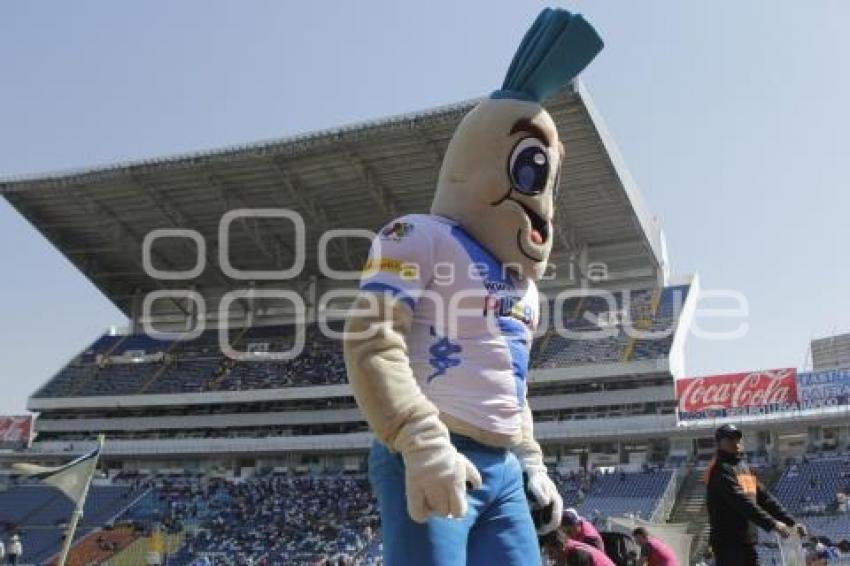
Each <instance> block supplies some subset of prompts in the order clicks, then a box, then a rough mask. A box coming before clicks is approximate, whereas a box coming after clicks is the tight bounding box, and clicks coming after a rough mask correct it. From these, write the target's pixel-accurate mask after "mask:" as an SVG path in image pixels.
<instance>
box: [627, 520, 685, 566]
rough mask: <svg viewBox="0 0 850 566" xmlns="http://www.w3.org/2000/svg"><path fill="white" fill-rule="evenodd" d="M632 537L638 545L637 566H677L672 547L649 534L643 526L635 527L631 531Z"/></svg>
mask: <svg viewBox="0 0 850 566" xmlns="http://www.w3.org/2000/svg"><path fill="white" fill-rule="evenodd" d="M632 537H634V539H635V542H636V543H637V545H638V546H639V547H640V557H639V558H638V565H639V566H679V561H678V560H677V559H676V553H675V552H673V549H671V548H670V547H669V546H667V545H666V544H664V542H663V541H661V540H660V539H658V538H656V537H653V536H650V535H649V532H648V531H647V530H646V529H645V528H643V527H638V528H636V529H635V530H634V531H632Z"/></svg>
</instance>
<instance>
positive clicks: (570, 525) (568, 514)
mask: <svg viewBox="0 0 850 566" xmlns="http://www.w3.org/2000/svg"><path fill="white" fill-rule="evenodd" d="M561 527H562V528H563V529H564V534H566V535H567V537H568V538H571V539H572V540H577V541H578V542H583V543H585V544H588V545H590V546H594V547H596V548H598V549H599V550H601V551H603V552H604V551H605V543H603V542H602V537H601V536H599V531H597V530H596V528H595V527H594V526H593V525H592V524H591V523H590V521H588V520H587V519H585V518H583V517H582V516H580V515H579V514H578V511H576V510H575V509H573V508H572V507H570V508H568V509H566V510H564V514H563V515H562V517H561Z"/></svg>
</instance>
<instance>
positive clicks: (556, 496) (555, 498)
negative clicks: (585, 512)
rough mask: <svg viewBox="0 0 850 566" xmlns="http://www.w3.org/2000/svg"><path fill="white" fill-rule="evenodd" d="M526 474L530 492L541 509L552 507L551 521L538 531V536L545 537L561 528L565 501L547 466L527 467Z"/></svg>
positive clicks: (541, 526)
mask: <svg viewBox="0 0 850 566" xmlns="http://www.w3.org/2000/svg"><path fill="white" fill-rule="evenodd" d="M525 473H526V474H527V475H528V491H529V493H531V496H532V497H534V500H535V501H536V502H537V504H538V505H540V506H541V507H546V506H548V505H550V504H551V505H552V517H551V519H549V522H548V523H546V524H545V525H540V528H538V529H537V533H538V534H541V535H545V534H546V533H549V532H552V531H554V530H555V529H557V528H558V527H559V526H560V524H561V515H562V514H563V512H564V500H563V499H562V498H561V494H560V493H558V488H557V487H556V486H555V482H553V481H552V479H551V478H550V477H549V474H548V472H547V471H546V466H543V465H540V466H536V465H528V466H525Z"/></svg>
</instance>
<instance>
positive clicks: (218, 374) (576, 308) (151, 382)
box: [36, 286, 688, 397]
mask: <svg viewBox="0 0 850 566" xmlns="http://www.w3.org/2000/svg"><path fill="white" fill-rule="evenodd" d="M687 292H688V287H687V286H679V287H669V288H665V289H663V290H661V291H656V290H651V289H641V290H634V291H628V292H627V291H623V292H617V293H614V294H613V295H612V297H613V298H612V300H613V303H614V306H615V308H616V310H614V311H612V310H610V309H611V308H612V305H611V304H609V301H608V300H606V299H604V298H602V297H598V296H589V297H576V298H571V299H568V300H567V301H564V302H560V303H559V302H558V301H548V302H546V303H545V305H548V307H547V306H544V308H547V309H548V310H547V315H546V316H545V317H544V319H545V320H548V321H554V320H555V319H558V320H559V323H560V324H555V323H554V322H550V323H549V325H548V326H549V330H548V331H547V332H546V333H544V335H543V336H541V337H539V338H538V339H537V340H536V342H535V345H534V350H533V355H532V367H535V368H553V367H562V366H564V365H575V364H584V363H600V362H618V361H622V360H623V359H624V357H626V356H627V355H628V357H629V359H631V360H639V359H650V358H652V359H654V358H660V357H666V356H667V354H668V353H669V349H670V345H671V343H672V333H670V332H668V333H667V334H664V331H667V330H670V329H673V328H675V325H676V322H677V320H678V316H679V314H680V311H681V307H682V304H683V303H684V299H685V297H686V296H687ZM656 297H657V300H656ZM556 304H558V308H559V309H560V310H559V311H558V312H557V313H555V312H554V310H553V309H554V306H555V305H556ZM625 324H628V325H630V326H633V327H634V328H636V329H639V330H644V331H652V332H660V333H661V334H662V335H660V337H658V338H642V339H638V340H634V341H633V340H632V339H631V338H630V337H629V336H628V335H627V334H626V332H625V330H624V325H625ZM337 326H339V324H337ZM559 328H566V329H569V330H571V331H574V332H586V333H587V334H585V336H587V337H590V336H592V335H593V334H594V333H596V337H594V338H593V339H578V338H574V337H565V336H562V335H561V334H559V332H558V329H559ZM337 330H338V328H337ZM600 330H613V331H614V332H613V333H609V334H610V335H608V336H605V337H599V331H600ZM294 333H295V332H294V327H293V326H291V325H278V326H266V327H252V328H249V329H247V330H245V331H242V330H239V329H233V330H231V332H230V342H231V346H232V347H233V349H234V350H236V351H240V352H246V353H247V354H248V355H245V356H241V357H240V359H238V360H235V359H231V358H229V357H227V356H225V355H224V353H223V352H222V351H221V348H220V346H219V333H218V330H214V329H213V330H208V331H205V332H203V333H201V335H200V336H198V337H196V338H194V339H192V340H156V339H153V338H151V337H148V336H145V335H142V334H134V335H129V336H114V335H103V336H101V337H99V338H98V339H97V340H96V341H95V342H94V343H93V344H91V345H90V346H89V347H88V348H86V350H84V351H83V352H81V353H80V354H79V355H78V356H77V357H76V358H75V359H74V360H72V361H71V362H70V363H69V364H68V365H67V366H66V367H64V368H63V369H62V370H61V371H60V372H59V373H58V374H57V375H56V376H54V377H53V379H51V380H50V381H49V382H48V383H47V384H46V385H45V386H44V387H42V388H41V390H39V391H38V392H37V393H36V397H68V396H98V395H132V394H138V393H190V392H191V393H195V392H203V391H236V390H252V389H267V388H278V387H303V386H312V385H337V384H341V383H345V382H346V372H345V364H344V361H343V357H342V346H341V343H340V342H339V340H336V339H332V338H329V337H327V336H324V335H323V334H322V333H321V332H320V331H319V327H318V325H315V324H312V325H309V326H308V327H307V329H306V330H305V336H306V339H305V344H306V346H305V347H304V350H303V352H302V353H301V354H300V355H298V356H296V357H295V358H293V359H290V360H280V359H275V358H274V356H269V354H275V353H280V352H284V351H288V350H289V349H290V348H291V346H292V344H293V343H294ZM630 343H632V348H631V349H630V350H629V349H628V345H629V344H630ZM629 352H630V353H629Z"/></svg>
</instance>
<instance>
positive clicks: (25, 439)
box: [0, 415, 32, 448]
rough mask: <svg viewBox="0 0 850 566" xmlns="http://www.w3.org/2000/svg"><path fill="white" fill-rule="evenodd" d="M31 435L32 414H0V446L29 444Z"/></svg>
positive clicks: (18, 446)
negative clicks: (8, 415) (4, 415)
mask: <svg viewBox="0 0 850 566" xmlns="http://www.w3.org/2000/svg"><path fill="white" fill-rule="evenodd" d="M31 436H32V416H30V415H25V416H12V417H2V416H0V448H21V447H26V446H29V443H30V437H31Z"/></svg>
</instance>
